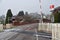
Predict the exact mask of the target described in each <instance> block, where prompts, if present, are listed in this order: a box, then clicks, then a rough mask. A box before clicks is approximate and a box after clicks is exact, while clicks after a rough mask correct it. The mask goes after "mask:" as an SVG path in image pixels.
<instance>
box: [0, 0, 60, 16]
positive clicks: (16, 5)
mask: <svg viewBox="0 0 60 40" xmlns="http://www.w3.org/2000/svg"><path fill="white" fill-rule="evenodd" d="M50 4H54V5H55V7H57V6H60V0H42V11H43V13H45V14H50V8H49V6H50ZM8 9H11V11H12V13H13V14H14V15H16V14H17V13H18V12H19V11H21V10H23V11H27V12H38V13H39V12H40V11H39V10H40V7H39V0H0V15H2V14H4V15H6V13H7V10H8Z"/></svg>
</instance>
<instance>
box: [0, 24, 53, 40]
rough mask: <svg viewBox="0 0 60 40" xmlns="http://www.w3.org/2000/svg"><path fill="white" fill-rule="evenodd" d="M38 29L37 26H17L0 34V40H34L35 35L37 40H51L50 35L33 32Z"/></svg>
mask: <svg viewBox="0 0 60 40" xmlns="http://www.w3.org/2000/svg"><path fill="white" fill-rule="evenodd" d="M37 27H38V24H37V23H35V24H29V25H22V26H17V27H15V28H12V29H6V30H4V32H1V33H0V40H36V39H37V37H36V34H37V35H39V36H38V40H52V39H51V38H49V37H51V34H50V33H46V32H38V33H36V32H35V29H36V28H37Z"/></svg>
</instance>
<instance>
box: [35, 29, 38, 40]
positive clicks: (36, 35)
mask: <svg viewBox="0 0 60 40" xmlns="http://www.w3.org/2000/svg"><path fill="white" fill-rule="evenodd" d="M35 32H36V40H38V34H37V29H36V28H35Z"/></svg>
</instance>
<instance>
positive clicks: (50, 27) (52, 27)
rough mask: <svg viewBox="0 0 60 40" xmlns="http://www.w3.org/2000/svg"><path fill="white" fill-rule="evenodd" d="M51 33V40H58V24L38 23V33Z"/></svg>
mask: <svg viewBox="0 0 60 40" xmlns="http://www.w3.org/2000/svg"><path fill="white" fill-rule="evenodd" d="M41 30H42V31H45V32H50V33H52V40H60V24H59V23H39V27H38V31H41Z"/></svg>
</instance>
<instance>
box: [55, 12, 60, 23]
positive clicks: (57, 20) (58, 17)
mask: <svg viewBox="0 0 60 40" xmlns="http://www.w3.org/2000/svg"><path fill="white" fill-rule="evenodd" d="M54 19H55V20H54V22H55V23H60V13H59V12H56V13H55V14H54Z"/></svg>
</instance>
